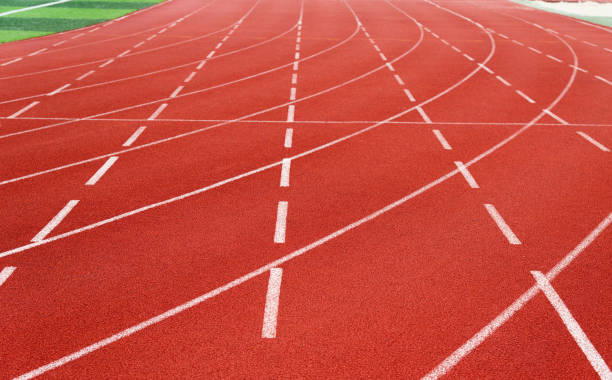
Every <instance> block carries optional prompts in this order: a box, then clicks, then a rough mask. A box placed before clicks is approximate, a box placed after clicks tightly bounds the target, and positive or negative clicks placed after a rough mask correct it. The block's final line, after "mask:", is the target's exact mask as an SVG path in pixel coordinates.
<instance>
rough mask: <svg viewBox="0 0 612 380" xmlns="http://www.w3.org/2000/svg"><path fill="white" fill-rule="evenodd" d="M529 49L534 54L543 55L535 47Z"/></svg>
mask: <svg viewBox="0 0 612 380" xmlns="http://www.w3.org/2000/svg"><path fill="white" fill-rule="evenodd" d="M528 49H529V50H531V51H533V52H536V53H538V54H542V52H541V51H540V50H538V49H536V48H534V47H531V46H529V48H528Z"/></svg>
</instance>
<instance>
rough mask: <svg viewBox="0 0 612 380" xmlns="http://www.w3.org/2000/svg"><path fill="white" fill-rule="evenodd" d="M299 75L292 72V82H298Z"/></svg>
mask: <svg viewBox="0 0 612 380" xmlns="http://www.w3.org/2000/svg"><path fill="white" fill-rule="evenodd" d="M297 78H298V75H297V74H296V73H293V74H291V84H297Z"/></svg>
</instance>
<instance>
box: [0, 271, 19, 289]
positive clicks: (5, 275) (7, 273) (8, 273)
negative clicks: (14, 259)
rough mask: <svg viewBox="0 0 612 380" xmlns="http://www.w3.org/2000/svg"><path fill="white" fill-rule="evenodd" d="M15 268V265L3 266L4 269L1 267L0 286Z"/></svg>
mask: <svg viewBox="0 0 612 380" xmlns="http://www.w3.org/2000/svg"><path fill="white" fill-rule="evenodd" d="M15 269H17V268H16V267H5V268H4V269H2V272H0V286H2V285H3V284H4V283H5V282H6V280H8V278H9V277H11V275H12V274H13V272H15Z"/></svg>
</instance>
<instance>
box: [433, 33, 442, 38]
mask: <svg viewBox="0 0 612 380" xmlns="http://www.w3.org/2000/svg"><path fill="white" fill-rule="evenodd" d="M431 35H432V36H434V37H436V38H440V36H439V35H437V34H436V33H434V32H431Z"/></svg>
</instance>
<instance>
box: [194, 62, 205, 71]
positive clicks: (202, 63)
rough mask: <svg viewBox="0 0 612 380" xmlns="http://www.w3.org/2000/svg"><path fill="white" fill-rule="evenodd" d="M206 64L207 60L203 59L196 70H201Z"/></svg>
mask: <svg viewBox="0 0 612 380" xmlns="http://www.w3.org/2000/svg"><path fill="white" fill-rule="evenodd" d="M205 64H206V60H203V61H202V62H200V64H199V65H198V67H197V68H196V70H201V69H202V67H204V65H205Z"/></svg>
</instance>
